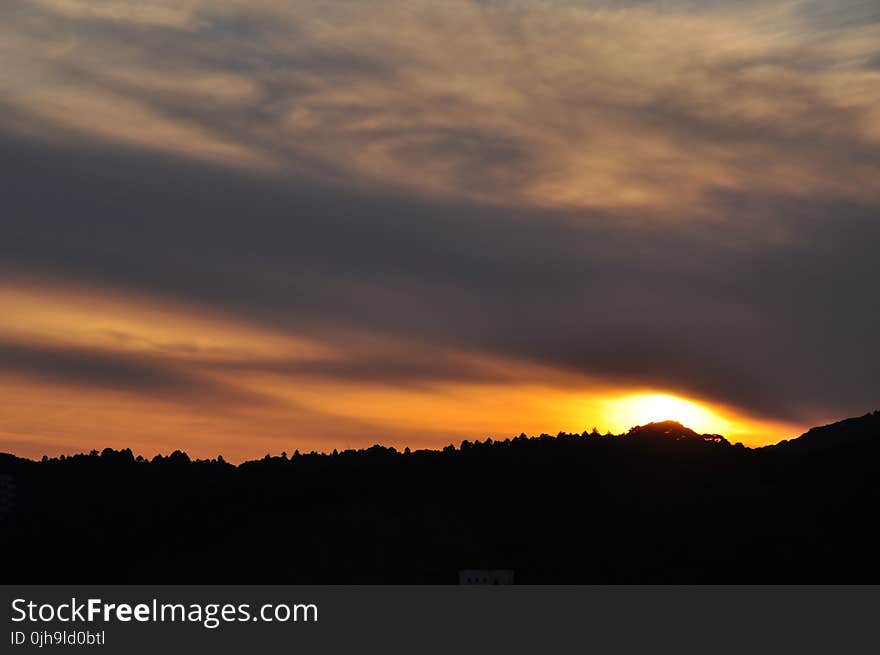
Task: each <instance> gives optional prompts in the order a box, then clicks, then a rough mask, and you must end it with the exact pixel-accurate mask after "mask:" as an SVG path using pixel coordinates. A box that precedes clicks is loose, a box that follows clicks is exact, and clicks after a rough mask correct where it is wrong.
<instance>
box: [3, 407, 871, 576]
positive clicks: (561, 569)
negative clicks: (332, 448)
mask: <svg viewBox="0 0 880 655" xmlns="http://www.w3.org/2000/svg"><path fill="white" fill-rule="evenodd" d="M878 463H880V412H874V413H873V414H868V415H866V416H863V417H861V418H856V419H849V420H847V421H842V422H840V423H836V424H834V425H831V426H826V427H823V428H816V429H814V430H811V431H810V432H808V433H807V434H805V435H804V436H802V437H800V438H799V439H795V440H792V441H790V442H783V443H781V444H779V445H777V446H773V447H769V448H762V449H756V450H750V449H747V448H743V447H742V446H739V445H736V446H733V445H730V444H729V443H728V442H727V441H725V440H724V439H722V438H720V437H715V436H711V435H697V434H695V433H693V432H691V431H690V430H688V429H686V428H683V427H681V426H680V425H678V424H677V423H657V424H651V425H649V426H644V427H641V428H634V429H633V430H632V431H630V433H629V434H628V435H625V436H601V435H597V434H592V435H588V434H583V435H560V436H558V437H549V436H546V435H545V436H542V437H539V438H531V439H527V438H524V437H521V438H516V439H512V440H506V441H503V442H500V441H499V442H486V443H479V442H477V443H467V442H465V443H464V444H462V446H461V447H460V448H452V447H447V448H446V449H444V450H443V451H418V452H413V453H400V452H397V451H395V450H393V449H386V448H382V447H379V446H374V447H372V448H370V449H367V450H363V451H357V452H355V451H348V452H344V453H340V454H334V455H298V454H297V455H295V456H293V457H291V458H267V459H264V460H260V461H254V462H248V463H245V464H242V465H240V466H238V467H234V466H232V465H230V464H227V463H225V462H223V461H222V460H220V461H217V460H212V461H190V460H189V458H188V457H187V456H186V455H184V454H182V453H175V454H173V455H171V456H169V457H164V458H155V459H154V460H152V461H145V460H139V459H135V458H134V457H133V456H132V454H131V453H130V452H129V451H122V452H115V451H111V450H105V451H104V452H103V453H101V454H98V453H93V454H92V455H80V456H76V457H69V458H66V459H63V460H60V459H59V460H48V461H44V462H32V461H29V460H24V459H19V458H16V457H14V456H12V455H0V483H2V484H0V491H2V494H3V498H0V501H2V502H0V511H3V512H5V516H4V518H2V519H0V531H2V540H0V543H2V549H3V550H4V551H5V553H4V554H3V560H4V575H3V577H4V582H7V583H16V582H18V583H31V584H32V583H42V582H46V583H48V582H52V583H63V582H67V583H134V582H140V583H146V582H149V583H180V584H184V583H197V582H203V583H221V582H223V583H232V582H247V583H320V584H325V583H327V584H329V583H455V582H457V579H458V578H457V572H458V571H459V570H461V569H513V570H514V571H515V576H516V578H515V579H516V582H517V583H523V584H529V583H564V584H570V583H572V584H573V583H880V555H878V553H880V531H878V529H877V507H878V500H880V477H878V473H880V469H878Z"/></svg>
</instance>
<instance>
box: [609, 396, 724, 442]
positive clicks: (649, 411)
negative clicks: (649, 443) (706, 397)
mask: <svg viewBox="0 0 880 655" xmlns="http://www.w3.org/2000/svg"><path fill="white" fill-rule="evenodd" d="M606 419H607V420H608V421H609V422H610V423H611V424H612V426H613V428H612V429H613V430H614V431H620V432H622V431H625V430H627V429H629V428H630V427H633V426H635V425H645V424H646V423H656V422H658V421H678V422H679V423H681V424H682V425H685V426H687V427H689V428H691V429H692V430H695V431H697V432H711V433H716V434H723V433H724V432H725V430H727V429H728V428H730V422H729V421H727V420H725V419H724V418H722V417H721V416H719V415H718V414H716V413H715V412H713V411H712V410H711V409H709V408H708V407H705V406H704V405H700V404H698V403H696V402H693V401H691V400H687V399H685V398H679V397H678V396H673V395H670V394H664V393H639V394H632V395H628V396H623V397H621V398H616V399H613V400H610V401H608V403H607V410H606Z"/></svg>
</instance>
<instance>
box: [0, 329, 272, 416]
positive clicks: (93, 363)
mask: <svg viewBox="0 0 880 655" xmlns="http://www.w3.org/2000/svg"><path fill="white" fill-rule="evenodd" d="M2 373H7V374H10V373H11V374H14V375H17V376H24V377H27V378H33V379H36V380H40V381H43V382H47V383H50V384H68V385H73V386H74V387H77V388H82V387H93V388H99V389H106V390H111V391H124V392H131V393H137V394H143V395H147V396H155V397H159V398H162V399H164V400H170V401H175V402H190V403H193V402H195V403H201V404H205V403H208V404H213V403H227V404H229V403H231V404H241V403H244V404H248V405H266V404H267V403H271V402H272V399H271V398H269V397H267V396H262V395H260V394H256V393H253V392H250V391H246V390H242V389H237V388H236V387H234V386H232V385H227V384H224V383H221V382H217V381H216V380H212V379H210V378H208V377H206V376H201V375H199V374H198V373H196V372H194V371H192V370H188V368H187V367H186V366H185V365H180V364H177V365H175V364H173V363H171V362H168V361H163V360H161V359H159V358H157V357H152V356H138V355H136V354H131V353H117V352H108V351H103V350H97V349H92V348H80V347H73V346H50V345H45V344H41V345H28V344H24V343H15V342H0V374H2Z"/></svg>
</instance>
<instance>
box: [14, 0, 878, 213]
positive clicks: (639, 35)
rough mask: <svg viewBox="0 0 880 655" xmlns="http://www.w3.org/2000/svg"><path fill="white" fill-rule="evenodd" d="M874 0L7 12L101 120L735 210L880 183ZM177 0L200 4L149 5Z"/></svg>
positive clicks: (49, 110) (504, 187)
mask: <svg viewBox="0 0 880 655" xmlns="http://www.w3.org/2000/svg"><path fill="white" fill-rule="evenodd" d="M126 7H127V8H128V9H126ZM74 8H75V9H74ZM40 10H42V12H43V13H42V14H39V13H37V12H39V11H40ZM876 13H877V12H876V10H873V9H871V8H870V6H867V5H859V4H858V3H852V4H851V6H850V5H848V6H847V7H846V8H845V9H844V10H843V15H848V16H851V17H852V20H850V21H841V20H837V19H835V20H829V18H828V15H827V12H826V13H822V12H819V11H818V10H817V8H816V5H815V3H811V2H774V3H769V4H768V3H761V4H756V3H745V4H742V3H738V4H734V3H720V2H719V3H664V4H662V5H661V4H658V3H646V2H642V3H579V4H574V3H554V2H548V3H528V4H525V3H518V2H500V3H491V4H479V3H473V2H468V1H465V0H456V1H454V2H449V3H443V5H442V7H440V6H437V5H436V4H435V3H415V4H413V3H400V2H393V1H383V2H380V3H379V4H376V3H371V4H370V5H369V6H367V5H364V4H363V3H351V2H342V3H294V4H289V3H275V2H268V1H262V2H256V3H254V2H249V3H238V2H234V3H227V4H225V5H224V7H223V8H222V9H221V8H218V7H217V6H216V5H214V4H213V3H204V2H191V3H187V4H185V5H179V4H178V3H170V2H169V3H164V2H156V3H150V4H147V5H143V6H141V5H140V4H138V5H137V6H135V4H127V3H125V2H119V1H117V0H114V1H113V2H106V3H80V2H77V1H75V0H63V1H61V0H57V1H54V2H48V0H47V1H46V2H45V3H43V4H41V5H39V7H35V8H34V9H33V10H32V11H30V12H27V11H20V12H19V13H18V14H17V15H18V16H20V18H19V20H18V21H13V24H12V25H11V26H10V28H7V29H8V30H9V29H16V32H17V33H20V34H17V35H16V36H15V37H10V36H9V35H7V38H15V39H16V41H15V44H16V45H15V47H14V48H13V49H12V51H11V52H12V54H13V56H20V57H21V58H22V59H23V61H22V62H21V63H22V69H21V70H22V74H21V75H20V76H19V78H20V79H18V80H17V83H16V84H15V86H16V88H17V91H16V93H15V94H13V96H12V99H11V102H12V104H13V105H14V106H16V107H17V108H19V109H20V110H23V111H25V112H27V113H29V114H31V115H34V116H36V117H39V118H40V119H41V120H44V121H49V122H51V123H52V124H54V125H56V126H63V127H64V128H65V129H67V130H73V131H75V132H77V133H80V134H85V135H88V136H90V137H91V138H100V139H105V140H110V141H116V142H120V141H121V142H129V143H133V144H136V145H138V146H140V147H146V148H156V149H163V150H168V151H170V152H173V153H176V154H181V155H185V156H188V157H199V158H203V159H206V160H209V161H212V162H221V163H224V164H227V165H235V166H245V167H253V166H256V165H259V166H261V167H265V168H267V169H273V170H275V171H276V173H278V174H282V175H285V174H309V175H316V176H318V177H322V178H331V179H333V178H336V177H339V176H342V177H348V178H355V179H357V180H360V181H361V182H362V183H363V184H369V185H374V184H377V183H379V184H383V185H399V186H403V187H404V188H408V189H415V190H418V191H419V192H423V193H435V194H442V195H445V196H449V195H454V196H458V197H463V198H468V199H475V200H478V201H481V202H492V203H500V204H517V205H521V204H523V203H525V204H529V205H536V206H542V207H575V208H593V209H600V210H611V211H628V212H633V211H637V212H640V213H642V214H646V213H647V214H650V215H651V216H652V217H653V218H655V219H656V218H657V217H658V216H665V217H667V218H668V217H669V216H671V215H677V214H680V213H682V212H692V213H695V212H697V213H699V214H701V215H709V216H713V217H716V218H717V217H718V216H719V213H718V208H717V207H714V206H713V205H712V203H711V199H712V197H713V193H714V192H715V191H716V190H717V189H724V190H728V191H738V190H741V189H749V190H760V191H762V192H766V193H785V194H792V195H796V194H798V193H801V194H802V193H804V190H805V189H810V190H811V192H816V191H821V192H823V193H833V194H842V195H846V196H860V197H862V198H865V197H870V195H871V194H870V192H869V191H867V190H866V189H867V188H869V186H870V180H871V179H873V176H874V175H876V159H875V158H874V153H875V152H876V149H877V147H878V144H880V134H878V132H877V130H878V129H880V128H878V127H877V125H878V123H880V113H878V109H877V107H878V106H880V102H878V101H880V96H878V93H880V92H878V91H877V89H878V88H880V85H878V84H877V73H876V70H874V68H872V67H871V65H870V62H871V61H872V58H873V57H876V56H877V54H878V49H877V46H876V44H877V43H878V42H880V39H878V37H880V23H877V22H876V21H872V20H871V19H872V17H874V18H875V17H876ZM166 14H167V15H168V16H180V18H179V19H175V20H170V19H169V20H163V21H157V20H151V19H150V17H151V16H165V15H166ZM377 15H381V17H382V18H381V20H376V16H377ZM47 23H48V25H50V27H49V28H47V27H46V24H47ZM47 37H48V39H47ZM47 40H48V43H49V44H50V47H47V45H46V43H47ZM62 43H63V44H66V45H63V46H62V45H61V44H62ZM55 44H58V47H62V48H63V50H62V52H63V56H62V55H61V54H52V51H53V48H52V47H51V46H52V45H55ZM25 59H26V61H25ZM13 77H14V76H13ZM27 79H40V80H41V83H40V84H39V85H29V84H28V83H27ZM195 79H202V80H204V81H203V82H201V83H193V80H195ZM14 81H16V80H14ZM33 129H34V130H36V129H37V128H36V127H34V128H33ZM858 150H860V151H861V154H859V155H858V156H855V157H850V156H848V155H852V154H853V152H854V151H858Z"/></svg>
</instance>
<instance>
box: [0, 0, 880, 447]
mask: <svg viewBox="0 0 880 655" xmlns="http://www.w3.org/2000/svg"><path fill="white" fill-rule="evenodd" d="M0 180H2V182H0V191H2V209H0V398H2V400H0V451H8V452H13V453H16V454H19V455H22V456H28V457H39V456H41V455H43V454H48V455H52V456H54V455H57V454H60V453H73V452H81V451H87V450H90V449H92V448H98V449H101V448H103V447H107V446H109V447H113V448H124V447H130V448H132V449H133V450H135V451H136V452H140V453H143V454H144V455H146V456H152V455H153V454H156V453H158V452H169V451H171V450H173V449H177V448H180V449H183V450H186V451H188V452H189V453H190V454H191V455H192V456H199V457H213V456H216V455H217V454H223V455H224V457H226V458H227V459H229V460H231V461H241V460H243V459H248V458H254V457H261V456H263V455H264V454H266V453H272V454H278V453H280V452H282V451H287V452H288V453H290V452H293V450H294V449H299V450H300V451H310V450H319V451H329V450H332V449H334V448H337V449H339V450H342V449H345V448H357V447H364V446H368V445H371V444H373V443H382V444H387V445H393V446H395V447H399V448H402V447H404V446H409V447H411V448H425V447H439V446H443V445H445V444H447V443H458V442H459V441H460V440H462V439H470V440H473V439H484V438H485V437H487V436H491V437H493V438H501V439H503V438H506V437H509V436H514V435H517V434H519V433H520V432H526V433H528V434H538V433H541V432H547V433H551V434H555V433H556V432H558V431H573V432H581V431H583V430H590V429H592V428H593V427H594V426H595V427H597V428H598V429H599V430H600V431H602V432H605V431H611V432H615V433H617V432H620V431H624V430H626V429H627V428H629V427H630V426H632V425H635V424H638V423H643V422H647V421H649V420H663V419H665V418H670V419H676V420H682V422H686V423H688V424H689V425H690V426H691V427H693V428H694V429H697V430H700V431H705V432H720V433H723V434H725V435H727V436H728V437H729V438H731V440H734V441H742V442H744V443H746V444H749V445H759V444H764V443H773V442H776V441H778V440H780V439H782V438H788V437H792V436H796V435H797V434H799V433H800V432H802V431H803V430H805V429H806V428H808V427H810V426H812V425H815V424H820V423H825V422H829V421H833V420H836V419H839V418H843V417H846V416H852V415H859V414H863V413H865V412H867V411H869V410H873V409H877V408H878V407H880V393H878V392H880V380H878V377H877V370H880V345H878V339H877V335H878V334H880V302H878V295H877V281H878V279H880V257H878V256H877V252H878V244H880V213H878V210H880V6H878V5H877V3H876V2H875V1H874V0H842V1H840V2H835V3H833V6H832V5H831V4H830V3H827V2H823V1H819V0H763V1H761V2H757V1H752V0H741V1H737V2H734V1H732V0H729V1H725V0H668V1H660V0H656V1H649V0H641V1H639V0H617V1H612V0H602V1H599V0H596V1H592V0H583V1H579V2H576V1H574V0H532V1H530V2H521V1H519V0H494V1H490V0H484V1H482V2H478V1H474V0H444V2H440V3H438V2H433V1H428V0H408V1H407V2H403V1H402V0H395V1H390V0H375V1H372V2H361V1H348V0H333V1H326V2H322V1H319V0H315V1H312V2H300V1H298V0H285V1H284V2H281V1H280V0H224V1H223V2H215V1H213V0H211V1H209V0H137V1H135V0H28V1H24V0H21V1H19V0H17V1H15V2H11V3H4V4H3V7H2V8H0Z"/></svg>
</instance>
